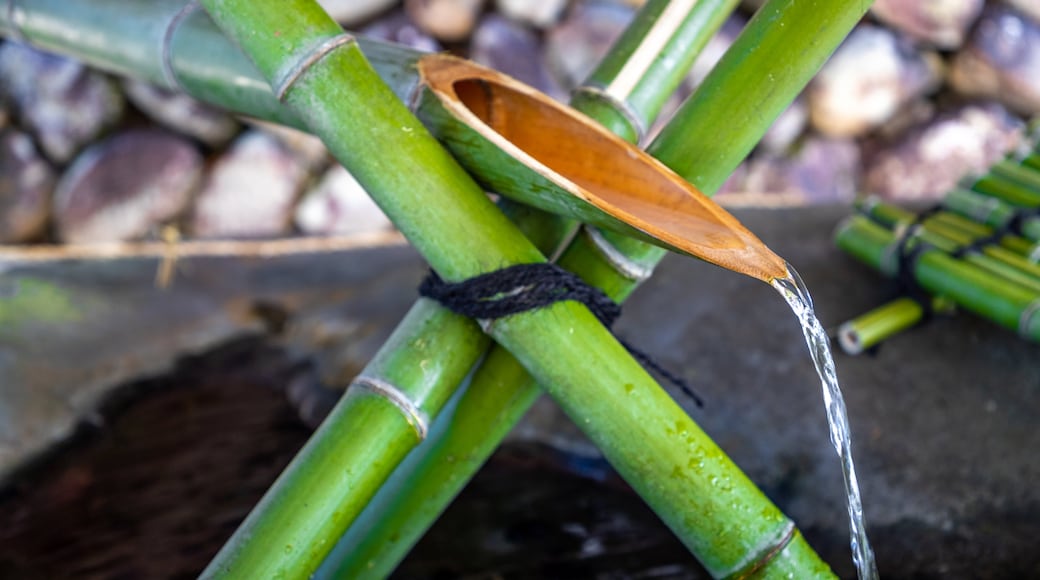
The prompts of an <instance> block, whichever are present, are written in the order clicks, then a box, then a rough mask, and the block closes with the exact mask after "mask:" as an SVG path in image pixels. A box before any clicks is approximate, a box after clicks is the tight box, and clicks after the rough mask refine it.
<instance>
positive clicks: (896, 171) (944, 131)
mask: <svg viewBox="0 0 1040 580" xmlns="http://www.w3.org/2000/svg"><path fill="white" fill-rule="evenodd" d="M1023 132H1024V127H1023V123H1022V121H1020V120H1019V119H1017V118H1015V117H1013V116H1012V115H1011V114H1009V113H1008V112H1007V111H1006V110H1005V109H1004V108H1003V107H1000V106H999V105H996V104H987V105H967V106H963V107H960V108H958V109H956V110H954V111H951V112H948V113H946V114H943V115H940V116H939V117H937V118H935V119H933V120H931V121H929V122H927V123H925V124H923V125H920V126H917V127H915V128H913V129H911V130H909V131H907V132H906V133H905V134H903V135H902V136H901V137H899V138H897V139H895V140H892V141H891V142H887V141H886V142H881V143H872V144H870V145H869V146H867V148H866V149H865V151H866V155H865V164H864V181H865V189H866V190H867V191H868V192H870V193H877V194H879V195H881V196H884V197H888V198H893V199H900V200H925V199H938V198H940V197H942V196H943V195H944V194H945V193H946V192H947V191H949V190H950V189H952V188H953V187H954V186H955V185H956V184H957V181H958V180H959V179H961V178H962V177H964V176H965V175H966V174H969V173H977V172H981V171H984V170H985V169H986V168H987V167H989V166H990V165H991V164H993V163H995V162H996V161H998V160H1000V159H1001V158H1002V157H1004V155H1006V154H1007V152H1008V151H1010V150H1012V149H1014V148H1015V147H1016V146H1018V145H1019V143H1020V142H1021V140H1022V136H1023Z"/></svg>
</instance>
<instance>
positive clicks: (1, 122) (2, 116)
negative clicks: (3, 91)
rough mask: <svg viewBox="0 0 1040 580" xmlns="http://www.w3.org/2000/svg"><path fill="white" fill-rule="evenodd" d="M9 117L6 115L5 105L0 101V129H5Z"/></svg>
mask: <svg viewBox="0 0 1040 580" xmlns="http://www.w3.org/2000/svg"><path fill="white" fill-rule="evenodd" d="M8 122H10V121H9V117H8V114H7V104H6V103H4V102H3V100H0V129H3V128H5V127H7V123H8Z"/></svg>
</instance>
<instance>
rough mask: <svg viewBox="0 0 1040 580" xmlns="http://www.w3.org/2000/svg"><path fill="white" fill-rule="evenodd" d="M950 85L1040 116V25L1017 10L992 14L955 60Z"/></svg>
mask: <svg viewBox="0 0 1040 580" xmlns="http://www.w3.org/2000/svg"><path fill="white" fill-rule="evenodd" d="M950 80H951V82H952V84H953V86H954V88H955V89H956V90H957V91H959V92H961V93H963V94H966V95H970V96H980V97H986V98H991V99H997V100H999V101H1000V102H1001V103H1003V104H1004V105H1005V106H1007V107H1009V108H1011V109H1014V110H1015V111H1016V112H1018V113H1021V114H1024V115H1035V114H1038V113H1040V24H1038V23H1037V22H1034V21H1032V20H1031V19H1029V18H1027V17H1025V16H1023V15H1022V14H1020V13H1018V12H1016V11H1014V10H1011V9H1007V8H991V9H989V10H987V11H986V12H985V13H984V14H983V16H982V18H981V19H980V20H979V23H978V25H977V26H976V27H975V30H974V31H973V32H972V35H971V38H970V39H969V40H968V44H967V45H966V46H965V47H964V48H963V49H962V50H961V51H960V52H959V53H957V56H956V57H955V58H954V59H953V66H952V68H951V71H950Z"/></svg>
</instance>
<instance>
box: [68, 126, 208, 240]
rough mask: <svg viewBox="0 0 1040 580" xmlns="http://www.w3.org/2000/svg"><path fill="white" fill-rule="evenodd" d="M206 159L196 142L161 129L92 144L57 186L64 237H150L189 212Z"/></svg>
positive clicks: (134, 132)
mask: <svg viewBox="0 0 1040 580" xmlns="http://www.w3.org/2000/svg"><path fill="white" fill-rule="evenodd" d="M202 164H203V160H202V156H201V155H199V153H198V151H196V150H195V146H194V145H192V143H191V142H190V141H188V140H187V139H184V138H183V137H179V136H177V135H174V134H172V133H167V132H164V131H159V130H134V131H128V132H125V133H120V134H117V135H115V136H114V137H111V138H109V139H106V140H105V141H102V142H100V143H98V144H96V145H92V146H91V147H90V148H88V149H87V150H86V151H84V152H83V153H82V154H81V155H80V156H79V157H78V158H76V160H75V162H73V164H72V165H71V166H70V167H69V168H68V169H67V170H66V171H65V173H64V175H62V176H61V179H60V180H59V182H58V185H57V188H56V190H55V193H54V217H55V222H56V225H57V231H58V236H59V237H60V238H61V239H62V240H63V241H66V242H71V243H80V242H106V241H117V240H131V239H137V238H142V237H144V236H146V235H147V234H149V233H150V232H152V231H153V230H154V229H155V228H156V226H157V225H158V224H160V223H162V222H164V221H168V220H170V219H173V218H174V217H176V216H177V215H178V214H180V213H181V212H183V211H184V209H185V207H186V206H187V204H188V202H189V201H190V199H191V193H192V191H193V190H194V188H195V186H196V185H197V183H198V181H199V177H200V176H201V174H202Z"/></svg>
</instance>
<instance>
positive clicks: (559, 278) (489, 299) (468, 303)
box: [419, 263, 704, 407]
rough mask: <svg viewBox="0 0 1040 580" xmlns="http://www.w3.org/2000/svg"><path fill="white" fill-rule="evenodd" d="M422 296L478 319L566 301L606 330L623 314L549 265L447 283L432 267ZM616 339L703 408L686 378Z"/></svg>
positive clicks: (595, 290) (599, 293)
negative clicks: (589, 314)
mask: <svg viewBox="0 0 1040 580" xmlns="http://www.w3.org/2000/svg"><path fill="white" fill-rule="evenodd" d="M419 295H420V296H424V297H426V298H430V299H431V300H435V301H437V302H439V303H440V304H441V305H442V306H444V307H445V308H447V309H448V310H451V311H452V312H455V313H456V314H461V315H463V316H466V317H467V318H475V319H477V320H495V319H498V318H504V317H506V316H510V315H513V314H519V313H521V312H527V311H528V310H535V309H538V308H545V307H546V306H549V305H551V304H555V303H556V302H564V301H567V300H573V301H576V302H580V303H582V304H584V305H585V306H586V307H588V309H589V310H590V311H592V314H593V315H595V316H596V318H597V319H599V321H600V322H601V323H602V324H603V326H606V327H607V328H610V327H612V326H613V325H614V321H616V320H617V318H618V317H619V316H620V315H621V306H619V305H618V304H617V303H616V302H614V301H613V300H611V299H610V297H609V296H607V295H606V294H605V293H604V292H603V291H602V290H600V289H599V288H596V287H594V286H590V285H589V284H586V283H585V281H584V280H582V279H581V278H580V277H578V276H577V275H576V274H574V273H572V272H569V271H567V270H564V269H563V268H561V267H559V266H557V265H555V264H548V263H538V264H519V265H516V266H509V267H507V268H502V269H501V270H496V271H494V272H489V273H487V274H481V275H479V276H475V277H473V278H469V279H467V280H463V281H461V282H455V283H449V282H445V281H444V280H442V279H441V277H440V276H438V275H437V273H436V272H432V271H431V272H430V274H429V275H428V276H427V277H426V278H425V279H424V280H423V282H422V284H421V285H420V286H419ZM615 337H617V335H615ZM618 341H619V342H621V344H622V346H624V347H625V348H626V349H627V350H628V352H629V353H630V354H631V355H632V356H633V358H635V359H636V360H638V361H639V362H640V363H642V364H643V365H644V366H645V367H647V368H648V369H650V370H652V371H655V372H657V373H658V374H659V375H661V377H663V378H665V379H666V380H668V381H669V382H671V383H672V384H674V385H675V386H676V387H678V388H679V389H680V390H681V391H682V392H683V393H685V394H686V395H687V396H688V397H690V398H691V399H693V401H694V402H695V403H696V404H697V406H698V407H703V406H704V401H703V400H702V399H701V398H700V397H699V396H697V394H696V393H694V392H693V390H692V389H691V388H690V387H689V385H687V384H686V382H685V381H684V380H683V379H681V378H679V377H678V376H676V375H674V374H672V373H670V372H668V371H667V370H666V369H664V368H662V367H661V365H659V364H658V363H657V362H655V361H654V360H653V359H651V358H650V357H649V356H647V355H646V354H645V353H643V352H641V351H640V350H638V349H636V348H633V347H632V346H631V345H630V344H628V343H626V342H625V341H624V340H622V339H620V338H618Z"/></svg>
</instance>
